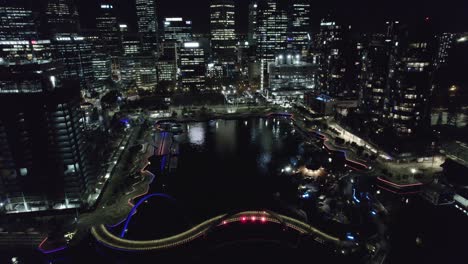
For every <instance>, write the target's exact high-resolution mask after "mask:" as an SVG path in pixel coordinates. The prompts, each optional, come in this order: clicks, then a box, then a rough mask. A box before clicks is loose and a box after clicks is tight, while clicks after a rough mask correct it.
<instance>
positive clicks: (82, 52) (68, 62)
mask: <svg viewBox="0 0 468 264" xmlns="http://www.w3.org/2000/svg"><path fill="white" fill-rule="evenodd" d="M51 47H52V57H53V59H54V61H58V62H61V63H62V64H63V66H64V76H63V77H64V78H66V79H76V80H79V81H80V85H81V87H82V88H84V89H87V88H90V87H91V86H92V82H93V70H92V62H91V60H92V45H91V43H90V42H88V41H87V40H86V39H85V38H84V37H83V36H80V35H78V34H73V33H72V34H65V33H61V34H56V36H55V37H54V38H52V39H51Z"/></svg>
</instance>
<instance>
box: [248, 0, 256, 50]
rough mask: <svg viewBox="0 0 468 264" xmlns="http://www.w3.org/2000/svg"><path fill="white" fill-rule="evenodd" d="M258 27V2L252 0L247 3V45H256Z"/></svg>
mask: <svg viewBox="0 0 468 264" xmlns="http://www.w3.org/2000/svg"><path fill="white" fill-rule="evenodd" d="M257 27H258V4H257V1H253V2H251V3H250V4H249V29H248V31H249V32H248V36H247V40H248V42H249V45H251V46H255V45H257V31H258V29H257Z"/></svg>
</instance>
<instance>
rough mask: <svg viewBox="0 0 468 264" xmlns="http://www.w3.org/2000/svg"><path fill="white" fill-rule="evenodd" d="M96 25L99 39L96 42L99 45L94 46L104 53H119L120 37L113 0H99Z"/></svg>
mask: <svg viewBox="0 0 468 264" xmlns="http://www.w3.org/2000/svg"><path fill="white" fill-rule="evenodd" d="M96 27H97V31H98V33H99V41H98V42H97V43H98V44H99V45H96V48H97V49H99V50H100V51H102V52H104V53H108V54H111V55H119V54H120V52H121V43H120V40H121V38H120V29H119V24H118V22H117V15H116V10H115V7H114V5H113V1H110V0H105V1H101V5H100V6H99V15H98V17H97V18H96Z"/></svg>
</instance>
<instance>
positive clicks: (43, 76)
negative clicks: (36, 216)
mask: <svg viewBox="0 0 468 264" xmlns="http://www.w3.org/2000/svg"><path fill="white" fill-rule="evenodd" d="M61 75H62V73H61V67H60V64H55V63H51V62H49V61H37V60H36V62H24V63H21V64H18V63H15V64H14V65H12V64H9V65H1V66H0V179H1V180H0V195H1V199H2V201H3V203H4V204H5V209H6V211H7V212H30V211H41V210H54V209H66V208H77V207H80V206H81V205H82V203H83V201H84V200H85V195H86V194H89V193H90V191H91V190H92V188H93V186H94V185H95V178H93V176H92V175H93V174H92V173H90V171H89V168H90V167H89V163H88V159H87V155H86V152H87V149H88V148H87V145H86V142H85V140H84V137H83V135H82V130H83V124H82V122H81V121H80V120H81V119H82V114H81V110H80V98H81V97H80V88H79V84H78V82H76V81H63V80H61V79H60V78H59V77H58V76H61Z"/></svg>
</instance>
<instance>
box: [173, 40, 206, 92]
mask: <svg viewBox="0 0 468 264" xmlns="http://www.w3.org/2000/svg"><path fill="white" fill-rule="evenodd" d="M179 56H180V64H179V68H180V88H181V89H182V90H183V91H184V92H200V91H203V90H204V89H205V75H206V65H205V63H206V62H205V52H204V50H203V49H202V48H201V47H200V43H198V42H185V43H184V44H183V45H182V47H181V48H180V54H179Z"/></svg>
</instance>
